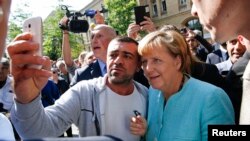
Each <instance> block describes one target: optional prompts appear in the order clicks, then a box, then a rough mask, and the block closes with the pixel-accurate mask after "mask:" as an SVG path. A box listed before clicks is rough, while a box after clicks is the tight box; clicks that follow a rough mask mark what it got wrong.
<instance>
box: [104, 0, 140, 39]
mask: <svg viewBox="0 0 250 141" xmlns="http://www.w3.org/2000/svg"><path fill="white" fill-rule="evenodd" d="M104 3H105V5H106V6H107V9H108V20H107V22H108V24H109V25H111V26H113V27H114V28H115V29H116V30H117V31H118V32H119V34H120V35H125V34H126V30H127V28H128V25H129V24H130V23H132V22H133V21H134V19H133V16H132V15H134V11H133V8H134V7H135V6H136V0H104Z"/></svg>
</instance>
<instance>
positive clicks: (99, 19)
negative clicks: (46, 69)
mask: <svg viewBox="0 0 250 141" xmlns="http://www.w3.org/2000/svg"><path fill="white" fill-rule="evenodd" d="M94 19H95V21H96V24H104V23H105V22H104V17H103V16H102V15H101V13H100V12H99V11H98V10H97V11H96V14H95V16H94ZM68 20H69V19H68V18H67V17H66V16H65V17H63V18H62V19H61V21H60V24H61V25H64V26H66V23H67V22H68ZM96 24H95V25H94V26H92V28H94V27H95V26H96ZM91 30H92V29H91ZM62 53H63V54H62V55H63V59H64V61H65V64H66V67H67V70H68V73H69V75H70V76H71V77H73V76H74V75H75V70H76V69H77V68H78V67H77V65H76V64H75V63H74V60H73V58H72V56H71V47H70V42H69V31H67V30H63V41H62ZM79 55H80V54H79Z"/></svg>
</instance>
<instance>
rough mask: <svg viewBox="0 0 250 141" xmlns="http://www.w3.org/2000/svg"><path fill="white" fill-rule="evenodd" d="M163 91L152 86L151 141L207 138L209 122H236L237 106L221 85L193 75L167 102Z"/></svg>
mask: <svg viewBox="0 0 250 141" xmlns="http://www.w3.org/2000/svg"><path fill="white" fill-rule="evenodd" d="M164 99H165V98H164V96H163V94H162V92H161V91H159V90H156V89H153V88H150V89H149V109H148V120H147V122H148V130H147V134H146V139H147V140H148V141H154V140H156V139H157V141H184V140H188V141H190V140H196V141H207V137H208V125H210V124H234V110H233V106H232V104H231V101H230V99H229V97H228V96H227V94H226V93H225V92H224V91H223V90H222V89H220V88H218V87H216V86H213V85H211V84H208V83H206V82H202V81H200V80H197V79H194V78H192V77H190V79H189V80H188V81H186V83H185V84H184V86H183V88H182V89H181V90H180V91H179V92H177V93H175V94H174V95H172V96H171V97H169V99H168V101H167V103H166V105H165V106H164Z"/></svg>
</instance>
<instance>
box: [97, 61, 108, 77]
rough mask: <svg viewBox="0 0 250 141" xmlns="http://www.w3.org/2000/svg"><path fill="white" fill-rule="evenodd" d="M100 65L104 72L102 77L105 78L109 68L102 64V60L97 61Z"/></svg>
mask: <svg viewBox="0 0 250 141" xmlns="http://www.w3.org/2000/svg"><path fill="white" fill-rule="evenodd" d="M97 61H98V63H99V66H100V68H101V71H102V76H104V75H105V74H106V73H107V68H106V63H104V62H102V61H101V60H99V59H98V60H97Z"/></svg>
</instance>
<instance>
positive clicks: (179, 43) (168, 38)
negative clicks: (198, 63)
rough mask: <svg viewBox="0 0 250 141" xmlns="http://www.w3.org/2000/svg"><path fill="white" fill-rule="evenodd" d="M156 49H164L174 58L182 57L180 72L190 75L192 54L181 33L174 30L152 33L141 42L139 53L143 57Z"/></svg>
mask: <svg viewBox="0 0 250 141" xmlns="http://www.w3.org/2000/svg"><path fill="white" fill-rule="evenodd" d="M156 48H164V49H165V50H166V51H167V52H168V53H169V54H170V55H171V56H172V57H177V56H180V58H181V62H182V64H181V68H180V71H182V72H183V73H190V71H191V70H190V66H191V57H190V56H191V53H190V50H189V48H188V46H187V43H186V41H185V39H184V37H183V36H182V35H181V34H180V33H178V32H176V31H174V30H168V31H155V32H152V33H150V34H148V35H146V36H145V37H144V38H143V39H142V40H141V41H140V43H139V46H138V52H139V54H140V55H141V56H143V55H147V54H151V53H152V52H153V51H154V49H156Z"/></svg>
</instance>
